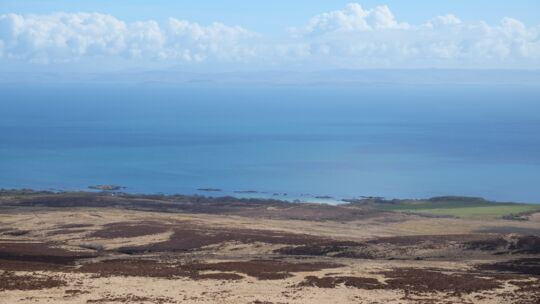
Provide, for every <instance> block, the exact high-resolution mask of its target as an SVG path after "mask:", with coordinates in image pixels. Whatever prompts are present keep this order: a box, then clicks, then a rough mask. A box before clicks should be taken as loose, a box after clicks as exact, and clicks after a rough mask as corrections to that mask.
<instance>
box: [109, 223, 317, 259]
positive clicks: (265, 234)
mask: <svg viewBox="0 0 540 304" xmlns="http://www.w3.org/2000/svg"><path fill="white" fill-rule="evenodd" d="M161 227H164V226H161ZM165 227H168V228H167V229H171V230H173V231H174V232H173V234H172V236H171V237H170V238H169V239H168V240H167V241H164V242H159V243H152V244H147V245H141V246H132V247H123V248H120V249H119V251H120V252H122V253H128V254H136V253H143V252H147V253H148V252H171V251H172V252H174V251H188V250H194V249H200V248H201V247H204V246H209V245H215V244H220V243H223V242H232V241H235V242H241V243H246V244H249V243H254V242H264V243H270V244H288V245H291V244H294V245H299V244H306V243H309V242H317V241H319V242H320V241H324V239H322V238H318V237H314V236H310V235H305V234H294V233H284V232H277V231H269V230H253V229H233V228H213V227H208V226H201V225H197V224H194V223H189V222H178V223H175V224H172V225H170V226H165ZM132 229H135V230H137V231H138V230H141V231H144V229H138V228H133V226H132Z"/></svg>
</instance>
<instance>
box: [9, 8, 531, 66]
mask: <svg viewBox="0 0 540 304" xmlns="http://www.w3.org/2000/svg"><path fill="white" fill-rule="evenodd" d="M117 58H118V59H120V60H123V62H129V63H131V65H132V66H140V67H145V64H148V63H152V62H162V63H166V64H169V63H173V64H175V63H182V62H185V63H188V62H191V63H194V64H195V63H200V62H210V63H212V64H211V67H212V68H213V67H218V66H219V65H220V64H223V65H229V66H230V65H231V64H234V65H237V64H243V65H244V66H245V67H248V68H254V67H262V68H264V67H277V68H289V67H291V66H295V67H300V68H310V69H311V68H381V67H393V68H407V67H410V68H422V67H439V68H446V67H449V68H462V67H467V68H470V67H473V68H474V67H478V68H485V67H490V68H500V67H505V68H521V67H526V68H540V26H535V27H534V26H533V27H530V26H527V25H525V24H524V23H522V22H521V21H519V20H517V19H513V18H504V19H503V20H501V22H500V23H499V24H494V25H493V24H492V25H490V24H487V23H485V22H481V21H478V22H473V23H471V22H465V21H462V20H461V19H460V18H459V17H457V16H455V15H453V14H448V15H443V16H436V17H434V18H431V19H430V20H427V21H425V22H423V23H420V24H417V25H415V24H410V23H407V22H404V21H402V20H398V19H397V18H396V17H395V15H394V14H393V13H392V11H391V10H390V9H389V8H388V7H387V6H377V7H374V8H370V9H366V8H363V7H362V6H360V5H359V4H356V3H350V4H348V5H347V6H346V7H344V8H343V9H341V10H335V11H330V12H326V13H321V14H319V15H316V16H314V17H312V18H311V19H309V20H308V21H307V22H306V24H304V25H303V26H299V27H296V28H293V29H291V30H290V35H281V36H279V37H277V38H276V37H273V38H272V39H270V38H269V37H266V36H264V35H261V34H257V33H255V32H252V31H249V30H247V29H245V28H242V27H240V26H230V25H225V24H222V23H212V24H209V25H201V24H198V23H195V22H191V21H187V20H179V19H175V18H170V19H169V20H167V21H165V22H158V21H154V20H147V21H138V22H131V23H129V22H125V21H122V20H119V19H118V18H116V17H114V16H111V15H106V14H99V13H54V14H47V15H24V16H23V15H17V14H7V15H1V16H0V60H1V61H4V62H6V61H9V62H31V63H40V64H46V63H62V62H70V63H71V62H93V60H98V61H99V60H100V59H102V60H106V61H107V62H114V61H115V60H116V59H117ZM214 63H215V64H214Z"/></svg>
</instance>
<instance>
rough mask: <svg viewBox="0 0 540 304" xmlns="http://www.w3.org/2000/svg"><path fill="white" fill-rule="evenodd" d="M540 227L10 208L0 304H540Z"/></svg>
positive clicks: (98, 203) (54, 204)
mask: <svg viewBox="0 0 540 304" xmlns="http://www.w3.org/2000/svg"><path fill="white" fill-rule="evenodd" d="M539 227H540V216H538V214H530V215H528V217H527V220H520V221H516V220H505V219H498V220H490V221H485V220H482V219H476V220H472V219H467V220H466V219H459V218H449V217H448V218H444V217H441V218H434V217H427V216H423V215H416V214H402V213H393V212H383V211H377V210H372V209H369V208H358V207H354V206H347V205H345V206H337V207H336V206H325V205H316V204H290V203H283V202H279V201H259V200H237V199H233V198H225V199H208V198H201V197H198V198H193V197H192V198H189V197H183V196H178V197H160V196H144V197H141V196H131V195H119V194H110V193H109V194H95V193H71V194H65V193H64V194H51V193H30V194H28V193H15V194H10V195H6V194H4V195H3V196H1V198H0V303H505V304H507V303H508V304H510V303H540V236H539V235H538V228H539Z"/></svg>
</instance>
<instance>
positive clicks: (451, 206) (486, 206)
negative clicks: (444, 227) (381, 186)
mask: <svg viewBox="0 0 540 304" xmlns="http://www.w3.org/2000/svg"><path fill="white" fill-rule="evenodd" d="M377 208H379V209H382V210H389V211H399V212H417V213H428V214H433V215H448V216H455V217H460V218H500V217H503V216H510V215H519V214H523V213H528V212H533V211H540V205H533V204H516V203H494V202H489V201H472V202H471V201H469V202H467V201H437V202H432V201H422V202H415V203H403V204H379V205H378V206H377Z"/></svg>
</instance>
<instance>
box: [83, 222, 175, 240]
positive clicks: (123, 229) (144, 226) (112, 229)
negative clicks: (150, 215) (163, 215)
mask: <svg viewBox="0 0 540 304" xmlns="http://www.w3.org/2000/svg"><path fill="white" fill-rule="evenodd" d="M167 230H168V227H167V226H165V225H162V224H160V223H155V222H142V223H112V224H107V225H105V228H104V229H101V230H98V231H95V232H93V233H92V234H90V235H89V237H97V238H105V239H113V238H129V237H137V236H143V235H150V234H158V233H163V232H166V231H167Z"/></svg>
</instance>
